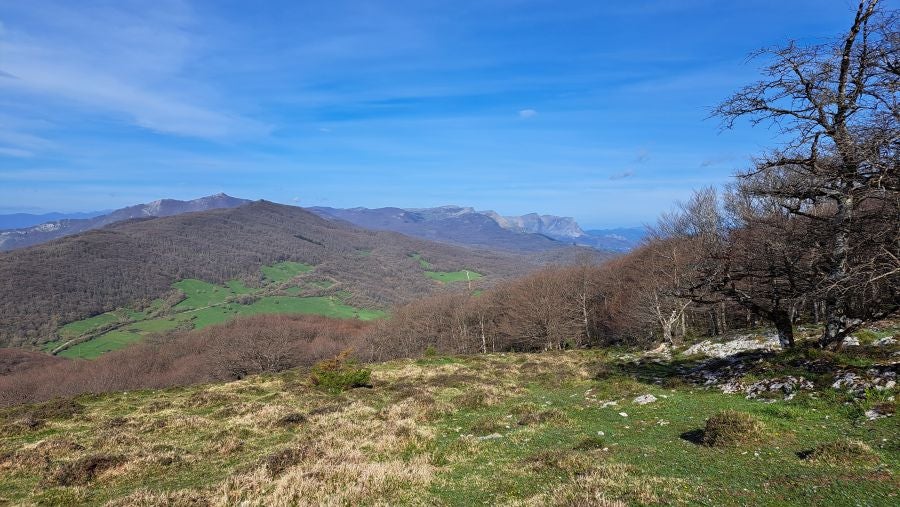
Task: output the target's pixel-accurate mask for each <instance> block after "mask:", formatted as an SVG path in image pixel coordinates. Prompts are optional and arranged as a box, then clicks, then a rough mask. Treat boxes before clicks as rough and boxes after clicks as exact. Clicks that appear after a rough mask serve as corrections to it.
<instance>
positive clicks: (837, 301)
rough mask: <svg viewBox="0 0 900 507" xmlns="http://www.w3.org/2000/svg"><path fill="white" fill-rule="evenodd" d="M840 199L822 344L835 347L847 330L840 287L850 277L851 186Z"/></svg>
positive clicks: (835, 216) (835, 223)
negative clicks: (848, 274) (848, 263)
mask: <svg viewBox="0 0 900 507" xmlns="http://www.w3.org/2000/svg"><path fill="white" fill-rule="evenodd" d="M844 192H845V193H844V195H843V196H842V197H841V198H840V199H838V200H837V210H836V212H835V215H834V231H835V232H834V245H833V246H832V249H831V271H830V273H829V274H828V282H829V284H830V287H829V288H828V293H827V294H826V295H825V332H824V333H822V338H821V340H820V345H821V346H822V347H831V346H834V345H836V344H838V343H840V342H841V341H842V340H843V339H844V337H845V336H846V334H847V317H846V315H844V308H845V305H844V296H843V295H841V294H840V291H839V290H838V289H837V288H838V287H839V286H840V285H841V284H842V283H843V282H844V280H845V279H846V276H847V262H848V256H849V251H850V244H849V243H850V237H849V236H850V234H849V231H848V227H847V226H848V224H849V221H850V218H851V210H852V206H853V197H852V196H851V195H850V189H849V188H846V189H844Z"/></svg>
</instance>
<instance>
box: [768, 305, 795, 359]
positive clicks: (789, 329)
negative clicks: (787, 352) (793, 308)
mask: <svg viewBox="0 0 900 507" xmlns="http://www.w3.org/2000/svg"><path fill="white" fill-rule="evenodd" d="M772 323H774V324H775V330H776V331H777V332H778V341H779V342H781V346H782V348H785V349H789V348H792V347H793V346H794V326H793V324H792V323H791V316H790V314H789V313H788V312H786V311H783V310H781V311H778V312H776V313H775V314H773V315H772Z"/></svg>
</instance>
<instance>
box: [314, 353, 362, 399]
mask: <svg viewBox="0 0 900 507" xmlns="http://www.w3.org/2000/svg"><path fill="white" fill-rule="evenodd" d="M350 353H351V351H350V350H349V349H348V350H345V351H343V352H341V353H340V354H338V355H337V356H335V357H333V358H331V359H326V360H324V361H319V362H318V363H316V364H315V365H314V366H313V367H312V372H311V373H310V380H311V381H312V383H313V385H315V386H318V387H321V388H322V389H325V390H326V391H332V392H340V391H346V390H348V389H353V388H354V387H371V386H372V385H371V382H370V381H371V377H372V370H370V369H368V368H362V367H360V366H359V365H358V364H357V362H356V361H355V360H354V359H352V358H350Z"/></svg>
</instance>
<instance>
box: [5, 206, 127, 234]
mask: <svg viewBox="0 0 900 507" xmlns="http://www.w3.org/2000/svg"><path fill="white" fill-rule="evenodd" d="M110 211H112V210H103V211H84V212H79V213H43V214H40V215H35V214H32V213H12V214H10V215H0V230H4V229H24V228H25V227H31V226H33V225H38V224H45V223H47V222H56V221H57V220H76V219H84V218H94V217H96V216H100V215H105V214H107V213H109V212H110Z"/></svg>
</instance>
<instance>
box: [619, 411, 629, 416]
mask: <svg viewBox="0 0 900 507" xmlns="http://www.w3.org/2000/svg"><path fill="white" fill-rule="evenodd" d="M619 415H620V416H622V417H628V414H627V413H625V412H619Z"/></svg>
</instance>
